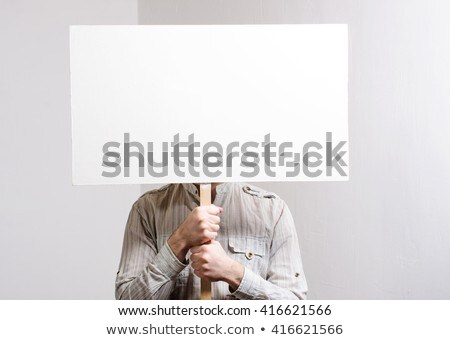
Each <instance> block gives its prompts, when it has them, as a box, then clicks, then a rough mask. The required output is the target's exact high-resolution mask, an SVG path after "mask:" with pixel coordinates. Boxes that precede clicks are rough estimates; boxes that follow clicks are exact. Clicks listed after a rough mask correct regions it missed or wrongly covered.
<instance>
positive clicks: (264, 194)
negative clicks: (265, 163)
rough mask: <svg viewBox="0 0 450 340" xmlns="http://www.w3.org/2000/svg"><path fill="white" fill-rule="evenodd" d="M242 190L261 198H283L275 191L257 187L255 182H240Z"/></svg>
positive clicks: (274, 199)
mask: <svg viewBox="0 0 450 340" xmlns="http://www.w3.org/2000/svg"><path fill="white" fill-rule="evenodd" d="M240 187H241V190H242V191H243V192H244V193H245V194H247V195H250V196H252V197H256V198H260V199H269V200H272V201H279V200H281V199H280V197H279V196H278V195H277V194H275V193H274V192H271V191H268V190H264V189H262V188H260V187H257V186H256V185H253V184H247V183H240Z"/></svg>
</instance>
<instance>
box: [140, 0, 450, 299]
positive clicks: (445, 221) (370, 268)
mask: <svg viewBox="0 0 450 340" xmlns="http://www.w3.org/2000/svg"><path fill="white" fill-rule="evenodd" d="M449 13H450V2H448V1H445V0H433V1H429V0H395V1H392V0H359V1H356V0H354V1H351V0H346V1H338V0H328V1H325V0H314V1H309V0H308V1H306V0H297V1H294V0H292V1H291V0H289V1H288V0H271V1H267V0H258V1H256V0H246V1H238V0H227V1H219V0H202V1H200V0H166V1H157V0H150V1H148V0H140V1H139V23H140V24H261V23H271V24H277V23H299V24H303V23H314V24H316V23H317V24H319V23H348V24H349V39H350V51H349V52H350V53H349V58H350V60H349V68H350V71H349V72H350V74H349V77H350V78H349V93H350V94H349V129H350V136H349V137H350V152H351V154H350V164H351V166H350V169H351V174H350V176H351V180H350V182H348V183H297V184H286V183H278V184H277V183H271V184H268V183H266V184H261V186H262V187H264V188H267V189H270V190H273V191H275V192H277V193H278V194H280V195H281V196H282V197H283V198H284V199H285V200H286V201H287V202H288V203H289V205H290V207H291V210H292V211H293V214H294V217H295V220H296V223H297V228H298V231H299V238H300V244H301V249H302V254H303V261H304V266H305V271H306V275H307V279H308V283H309V286H310V295H309V296H310V298H322V299H326V298H331V299H363V298H365V299H379V298H384V299H419V298H430V299H433V298H447V299H448V298H450V247H449V244H450V209H449V207H450V171H449V170H450V148H449V146H450V137H449V136H450V100H449V99H448V96H449V94H450V67H449V64H448V61H449V60H450V21H449V19H448V14H449ZM144 189H145V188H144Z"/></svg>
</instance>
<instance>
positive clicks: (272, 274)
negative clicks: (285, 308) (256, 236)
mask: <svg viewBox="0 0 450 340" xmlns="http://www.w3.org/2000/svg"><path fill="white" fill-rule="evenodd" d="M270 249H271V250H270V256H269V259H268V260H269V264H268V270H267V277H266V279H264V278H263V277H261V276H259V275H257V274H256V273H254V272H253V271H252V270H250V269H248V268H245V270H244V276H243V278H242V280H241V283H240V285H239V287H238V288H237V289H236V290H235V291H234V292H232V294H231V295H233V296H234V297H236V298H238V299H250V300H261V299H270V300H296V299H301V300H305V299H306V293H307V290H308V287H307V283H306V278H305V274H304V273H303V265H302V260H301V255H300V247H299V244H298V238H297V232H296V230H295V225H294V220H293V218H292V215H291V212H290V211H289V208H288V206H287V205H286V204H285V203H283V211H282V213H281V216H280V218H279V220H278V222H277V225H276V226H275V229H274V234H273V239H272V245H271V248H270ZM230 291H231V289H230Z"/></svg>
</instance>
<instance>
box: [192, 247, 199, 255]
mask: <svg viewBox="0 0 450 340" xmlns="http://www.w3.org/2000/svg"><path fill="white" fill-rule="evenodd" d="M198 252H200V246H195V247H192V248H191V254H196V253H198Z"/></svg>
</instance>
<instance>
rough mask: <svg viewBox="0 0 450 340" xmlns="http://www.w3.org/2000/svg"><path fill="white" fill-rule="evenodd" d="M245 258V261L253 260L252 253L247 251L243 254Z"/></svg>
mask: <svg viewBox="0 0 450 340" xmlns="http://www.w3.org/2000/svg"><path fill="white" fill-rule="evenodd" d="M245 257H247V259H249V260H251V259H252V258H253V253H252V252H251V251H248V252H247V253H246V254H245Z"/></svg>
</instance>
